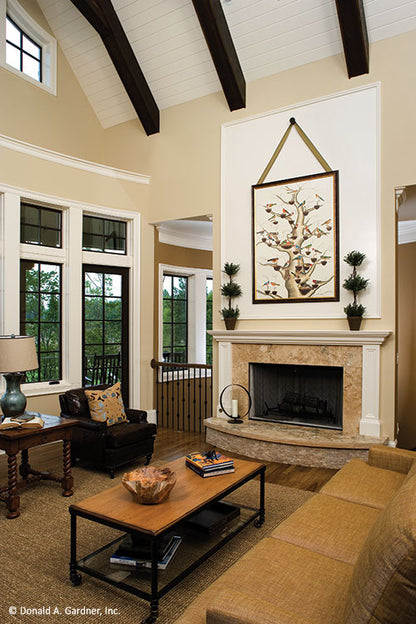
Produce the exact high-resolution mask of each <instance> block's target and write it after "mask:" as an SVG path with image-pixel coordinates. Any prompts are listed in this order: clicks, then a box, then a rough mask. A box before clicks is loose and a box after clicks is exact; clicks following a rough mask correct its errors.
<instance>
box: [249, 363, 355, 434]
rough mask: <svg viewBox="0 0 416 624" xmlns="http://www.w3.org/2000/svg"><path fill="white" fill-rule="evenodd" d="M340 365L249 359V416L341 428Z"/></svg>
mask: <svg viewBox="0 0 416 624" xmlns="http://www.w3.org/2000/svg"><path fill="white" fill-rule="evenodd" d="M343 376H344V375H343V367H342V366H313V365H299V364H270V363H250V365H249V385H250V394H251V397H252V409H251V412H250V415H249V418H250V419H251V420H262V421H267V422H276V423H284V424H292V425H296V426H301V425H304V426H309V427H323V428H326V429H339V430H342V403H343Z"/></svg>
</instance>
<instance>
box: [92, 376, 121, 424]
mask: <svg viewBox="0 0 416 624" xmlns="http://www.w3.org/2000/svg"><path fill="white" fill-rule="evenodd" d="M85 395H86V397H87V399H88V407H89V408H90V414H91V418H92V419H93V420H97V421H98V422H107V427H111V426H112V425H117V424H118V423H121V422H124V421H127V416H126V412H125V411H124V404H123V399H122V396H121V388H120V382H119V381H118V382H117V383H116V384H114V386H111V388H106V389H105V390H85Z"/></svg>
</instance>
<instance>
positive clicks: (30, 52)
mask: <svg viewBox="0 0 416 624" xmlns="http://www.w3.org/2000/svg"><path fill="white" fill-rule="evenodd" d="M6 63H7V64H8V65H11V66H12V67H14V68H15V69H18V70H19V71H21V72H23V73H24V74H26V75H27V76H30V77H31V78H33V80H37V81H38V82H42V48H41V47H40V46H39V45H38V44H37V43H36V42H35V41H33V39H31V38H30V37H28V35H26V33H24V32H23V30H22V29H21V28H19V26H18V25H17V24H15V23H14V22H13V20H12V19H10V17H9V16H7V17H6Z"/></svg>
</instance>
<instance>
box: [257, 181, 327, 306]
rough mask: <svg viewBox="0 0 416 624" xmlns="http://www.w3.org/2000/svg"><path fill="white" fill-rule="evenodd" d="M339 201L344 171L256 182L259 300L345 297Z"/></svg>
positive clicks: (305, 299)
mask: <svg viewBox="0 0 416 624" xmlns="http://www.w3.org/2000/svg"><path fill="white" fill-rule="evenodd" d="M338 203H339V202H338V171H327V172H324V173H317V174H312V175H307V176H300V177H296V178H288V179H285V180H280V181H275V182H266V183H263V184H255V185H253V186H252V242H253V253H252V258H253V269H252V276H253V286H252V293H253V297H252V301H253V304H257V303H258V304H264V303H304V302H308V303H311V302H326V301H339V231H338V230H339V217H338V212H339V207H338ZM320 239H323V240H320ZM272 255H273V257H270V256H272ZM312 276H313V277H312ZM276 278H277V279H276Z"/></svg>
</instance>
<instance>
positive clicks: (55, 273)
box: [20, 260, 62, 382]
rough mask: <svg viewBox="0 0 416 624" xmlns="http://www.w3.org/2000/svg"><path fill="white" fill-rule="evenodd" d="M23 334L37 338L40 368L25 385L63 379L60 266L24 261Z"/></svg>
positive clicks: (21, 295)
mask: <svg viewBox="0 0 416 624" xmlns="http://www.w3.org/2000/svg"><path fill="white" fill-rule="evenodd" d="M20 267H21V269H20V332H21V333H22V334H27V335H31V336H35V342H36V348H37V353H38V359H39V368H38V369H37V370H35V371H29V372H28V373H27V374H26V382H36V381H55V380H59V379H61V377H62V374H61V358H62V351H61V349H62V337H61V332H62V310H61V303H62V292H61V265H60V264H55V263H48V262H41V261H31V260H21V262H20Z"/></svg>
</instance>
